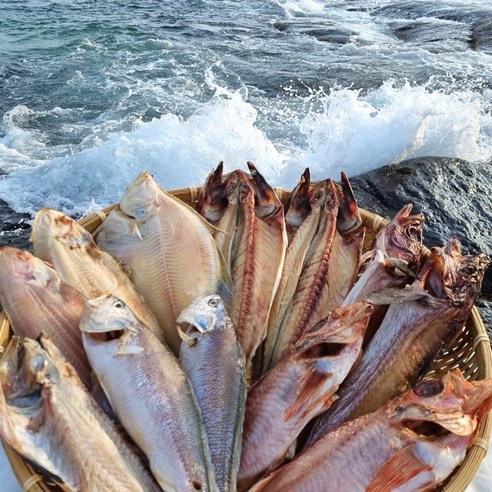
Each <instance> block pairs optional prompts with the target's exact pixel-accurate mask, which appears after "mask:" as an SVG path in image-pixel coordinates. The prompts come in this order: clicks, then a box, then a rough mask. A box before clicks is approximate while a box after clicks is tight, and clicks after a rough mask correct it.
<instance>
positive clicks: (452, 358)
mask: <svg viewBox="0 0 492 492" xmlns="http://www.w3.org/2000/svg"><path fill="white" fill-rule="evenodd" d="M275 191H276V192H277V194H278V196H279V197H280V199H281V200H282V202H284V203H285V201H286V200H287V198H288V197H289V192H288V191H286V190H283V189H281V188H275ZM199 192H200V187H196V186H190V187H188V188H181V189H177V190H171V191H170V193H171V194H173V195H174V196H176V197H178V198H180V199H181V200H183V201H184V202H186V203H188V204H189V205H191V206H194V205H195V204H196V201H197V198H198V193H199ZM115 207H116V205H112V206H110V207H106V208H104V209H103V210H101V211H98V212H96V213H94V214H92V215H89V216H87V217H85V218H83V219H81V220H80V224H81V225H82V226H83V227H85V228H86V229H87V230H88V231H89V232H91V233H92V232H94V231H95V230H96V229H97V228H98V227H99V225H100V224H101V223H102V221H103V220H104V219H105V218H106V216H107V214H108V213H109V212H110V211H111V210H112V209H113V208H115ZM361 215H362V220H363V223H364V225H365V226H366V228H367V231H366V237H365V241H364V250H367V249H368V248H369V246H370V244H371V243H372V240H373V238H374V236H375V234H376V233H377V232H378V231H379V230H380V229H381V228H382V227H384V226H385V225H386V224H387V223H388V221H387V220H385V219H383V218H382V217H381V216H379V215H376V214H373V213H371V212H368V211H366V210H361ZM427 254H428V250H427ZM11 335H12V333H11V330H10V326H9V323H8V320H7V317H6V316H5V314H4V313H3V312H0V346H1V348H0V351H3V348H4V347H6V345H7V344H8V341H9V339H10V337H11ZM455 368H459V369H460V370H461V372H462V373H463V375H464V377H465V378H466V379H468V380H470V381H475V380H479V379H485V378H488V377H491V375H492V351H491V347H490V341H489V337H488V335H487V332H486V331H485V327H484V325H483V322H482V319H481V318H480V315H479V313H478V310H477V309H476V308H475V307H474V308H473V309H472V311H471V315H470V317H469V319H468V321H467V323H466V325H465V326H464V327H463V329H462V330H461V332H460V334H459V336H458V337H457V338H456V339H455V340H454V342H453V343H452V345H450V346H447V347H445V350H443V351H442V352H441V353H440V354H439V355H438V357H437V358H436V359H435V360H434V362H433V365H432V367H431V369H430V371H429V372H428V373H427V375H426V377H431V376H433V375H438V376H439V375H442V374H445V373H446V372H448V371H449V370H452V369H455ZM491 427H492V412H491V413H489V414H488V415H487V416H486V417H485V418H484V419H483V420H482V422H481V423H480V426H479V430H478V433H477V438H476V439H475V441H474V442H473V444H472V446H471V447H470V449H469V450H468V452H467V454H466V457H465V460H464V461H463V463H462V464H461V465H460V466H459V467H458V468H457V469H456V470H455V471H454V473H453V474H452V475H451V476H450V477H449V478H448V479H447V481H446V482H445V483H444V484H443V485H441V486H440V488H439V489H437V490H441V491H446V492H463V491H464V490H465V488H466V487H467V486H468V484H469V483H470V482H471V480H472V479H473V476H474V475H475V473H476V471H477V469H478V467H479V465H480V463H481V462H482V460H483V458H484V457H485V455H486V453H487V450H488V446H489V439H490V432H491ZM3 446H4V448H5V452H6V455H7V457H8V459H9V461H10V464H11V466H12V469H13V471H14V473H15V475H16V477H17V479H18V481H19V483H20V484H21V486H22V487H23V490H24V491H25V492H57V491H65V490H66V488H64V487H63V486H60V485H56V484H55V483H53V481H52V480H50V479H49V478H47V477H44V476H43V475H42V474H40V473H39V472H38V471H37V470H36V469H35V468H33V467H32V466H31V465H30V464H29V463H27V462H26V461H25V460H24V459H22V457H21V456H19V455H18V454H17V453H16V452H15V451H14V450H12V449H11V448H9V447H8V446H7V445H5V444H4V443H3ZM313 492H314V491H313Z"/></svg>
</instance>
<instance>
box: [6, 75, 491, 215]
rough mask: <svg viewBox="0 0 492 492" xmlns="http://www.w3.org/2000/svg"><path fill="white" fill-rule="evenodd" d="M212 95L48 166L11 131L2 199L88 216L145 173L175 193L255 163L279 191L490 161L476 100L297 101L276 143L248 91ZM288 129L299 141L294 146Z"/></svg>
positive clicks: (485, 124)
mask: <svg viewBox="0 0 492 492" xmlns="http://www.w3.org/2000/svg"><path fill="white" fill-rule="evenodd" d="M215 89H216V94H215V96H214V97H213V98H212V99H211V100H210V101H209V102H208V103H207V104H205V105H203V106H202V107H201V108H200V109H199V110H197V111H196V112H195V113H194V114H192V115H191V116H190V117H189V118H187V119H183V118H181V117H179V116H177V115H175V114H172V113H169V114H166V115H164V116H162V117H161V118H159V119H154V120H152V121H150V122H138V123H137V124H136V125H135V127H134V129H133V131H130V132H122V131H116V132H114V133H112V134H111V136H110V137H109V138H107V139H106V140H104V141H102V142H101V143H100V144H93V145H92V146H91V147H90V148H85V149H82V150H78V151H76V152H75V153H73V154H72V155H64V156H62V157H56V158H52V159H45V160H41V159H39V158H38V159H36V158H33V157H30V156H34V155H36V149H35V148H34V149H30V148H29V138H28V137H29V132H27V131H24V130H20V129H19V128H17V127H16V126H15V125H11V126H10V127H9V128H7V131H6V135H5V137H4V138H3V139H0V166H4V167H6V169H5V170H6V171H7V172H9V175H8V176H5V177H4V178H3V179H2V180H0V198H1V199H3V200H5V201H7V202H8V203H9V204H10V206H11V207H13V208H14V209H15V210H17V211H27V212H31V213H34V212H35V211H36V210H37V209H39V208H40V207H43V206H49V207H54V208H58V209H62V210H64V211H66V212H69V213H87V211H89V210H93V209H94V208H95V207H99V206H104V205H107V204H109V203H114V202H116V201H118V199H119V197H120V195H121V193H122V192H123V191H124V189H125V187H126V186H127V185H128V184H129V183H130V182H131V181H132V180H133V179H134V178H135V177H136V176H137V175H138V173H139V172H140V171H142V170H148V171H150V172H152V173H153V174H154V176H155V177H156V179H157V180H158V181H159V182H160V183H161V184H162V185H163V186H164V187H165V188H167V189H171V188H177V187H182V186H186V185H190V184H194V185H198V184H201V183H202V182H203V180H204V179H205V177H206V175H207V174H208V172H209V171H210V170H211V169H212V168H213V167H215V166H216V165H217V163H218V162H219V161H220V160H224V163H225V166H226V169H227V170H232V169H234V168H236V167H242V168H243V169H246V166H245V163H246V161H248V160H251V161H252V162H254V163H255V164H256V165H257V167H258V168H259V169H260V171H261V172H262V173H263V174H264V175H265V177H266V178H267V179H268V180H270V182H271V183H272V184H273V185H276V186H283V187H286V188H291V187H293V186H294V185H295V183H296V182H297V180H298V178H299V176H300V174H301V172H302V170H303V169H304V168H305V167H306V166H309V167H310V169H311V171H312V175H313V176H314V178H315V179H321V178H325V177H328V176H331V177H335V178H338V176H339V173H340V171H342V170H344V171H345V172H347V173H348V174H349V176H350V175H356V174H359V173H361V172H364V171H368V170H371V169H375V168H377V167H380V166H383V165H385V164H388V163H392V162H398V161H400V160H403V159H408V158H412V157H418V156H425V155H433V156H446V157H459V158H464V159H468V160H470V161H476V162H486V161H489V160H490V159H491V158H492V116H491V115H490V112H488V111H486V108H485V106H486V105H487V104H488V101H487V100H486V99H484V96H482V95H479V94H477V93H474V92H471V91H463V92H459V91H455V92H452V93H444V92H433V91H431V90H429V89H427V88H425V87H413V86H411V85H410V84H405V85H403V86H401V87H397V86H395V85H394V84H392V83H390V82H388V83H385V84H383V85H382V87H380V88H379V89H377V90H375V91H372V92H370V93H369V94H367V95H365V96H363V95H362V94H361V93H360V92H359V91H356V90H351V89H338V90H333V91H331V92H330V93H328V94H325V93H324V92H323V91H322V90H320V91H318V92H317V93H311V94H309V95H300V94H297V95H295V96H294V97H292V98H291V99H292V100H293V102H294V103H295V107H298V108H306V107H307V108H310V110H304V112H300V113H294V112H293V111H292V108H291V109H290V110H287V109H286V110H285V125H286V127H287V126H288V127H289V132H285V134H284V135H281V136H280V137H279V139H278V140H272V139H273V138H274V137H268V136H267V135H271V132H269V127H268V115H267V117H266V118H265V117H264V116H263V117H262V118H259V116H258V108H255V107H253V105H252V103H250V102H249V101H248V99H247V97H248V96H247V93H246V91H245V90H242V91H237V92H234V93H231V92H228V91H227V90H224V89H222V88H220V87H219V86H217V87H215ZM485 97H487V96H485ZM301 102H302V104H301ZM284 104H285V102H284ZM262 111H263V112H265V111H268V107H266V108H265V107H264V108H262ZM272 111H273V109H272ZM276 111H277V112H278V108H276ZM276 117H277V119H278V114H276ZM109 123H110V122H108V124H109ZM292 128H294V129H295V131H296V132H297V138H295V139H294V138H292V139H291V140H290V141H289V140H288V138H289V137H286V135H287V134H290V133H292V132H291V129H292ZM19 131H20V132H21V136H18V135H17V133H18V132H19ZM22 132H23V133H22ZM299 137H302V138H299ZM286 139H287V140H286ZM299 142H301V143H299ZM33 145H34V146H35V145H37V144H36V143H35V142H34V143H33ZM54 155H59V154H57V153H56V152H55V154H54Z"/></svg>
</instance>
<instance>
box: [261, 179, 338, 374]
mask: <svg viewBox="0 0 492 492" xmlns="http://www.w3.org/2000/svg"><path fill="white" fill-rule="evenodd" d="M306 172H307V170H306V171H305V172H304V175H303V177H302V178H301V182H300V183H299V184H298V185H297V187H296V188H295V190H294V191H293V192H292V195H291V201H290V203H289V202H288V204H289V208H288V209H287V212H286V214H285V217H286V222H287V221H288V220H290V222H291V223H292V224H295V226H296V228H295V232H292V236H291V239H290V242H289V245H288V246H287V251H286V253H285V261H284V267H283V269H282V275H281V278H280V283H279V286H278V289H277V292H276V294H275V299H274V301H273V305H272V308H271V310H270V316H269V318H268V328H267V335H266V339H265V343H264V344H263V347H262V350H263V360H262V373H265V372H266V371H267V370H268V369H269V368H270V367H271V366H272V363H273V362H274V353H275V347H276V345H277V343H278V339H279V336H280V330H281V328H282V326H283V325H284V324H285V323H286V319H285V316H286V314H287V313H288V312H289V306H290V304H291V302H292V299H293V297H294V294H295V291H296V287H297V279H299V277H300V275H301V272H302V268H303V266H304V263H305V261H306V257H307V255H308V253H309V251H310V249H311V245H312V241H313V238H314V237H315V236H316V231H317V230H318V227H319V223H320V220H321V214H322V209H323V207H324V204H325V199H326V194H327V193H328V190H329V188H328V182H326V181H323V182H322V183H321V184H319V185H318V186H317V187H316V189H315V190H313V192H312V193H309V195H308V194H307V192H306V190H307V187H308V185H309V179H308V178H309V174H306ZM307 196H309V199H308V200H307V201H306V199H305V197H307ZM286 206H287V205H286ZM294 207H295V208H296V212H295V213H294V212H293V208H294ZM306 209H308V210H309V213H307V214H304V213H302V212H301V210H302V211H304V210H306ZM301 219H302V220H301ZM291 230H292V231H294V227H293V226H291Z"/></svg>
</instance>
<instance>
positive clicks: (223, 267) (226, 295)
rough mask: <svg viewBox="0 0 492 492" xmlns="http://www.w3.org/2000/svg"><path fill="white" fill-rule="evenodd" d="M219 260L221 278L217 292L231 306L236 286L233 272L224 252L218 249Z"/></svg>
mask: <svg viewBox="0 0 492 492" xmlns="http://www.w3.org/2000/svg"><path fill="white" fill-rule="evenodd" d="M217 256H218V260H219V279H218V282H217V286H216V289H215V293H216V294H217V295H219V296H220V297H221V298H222V300H223V301H224V302H225V304H226V305H227V306H230V305H231V303H232V299H233V297H234V287H233V282H232V276H231V272H230V270H229V267H228V266H227V262H226V260H225V258H224V255H223V254H222V252H221V251H220V250H219V249H217Z"/></svg>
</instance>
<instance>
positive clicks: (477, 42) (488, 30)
mask: <svg viewBox="0 0 492 492" xmlns="http://www.w3.org/2000/svg"><path fill="white" fill-rule="evenodd" d="M471 47H472V48H473V49H474V50H481V51H491V50H492V20H485V21H482V22H478V23H476V24H475V25H474V26H473V30H472V40H471Z"/></svg>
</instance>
